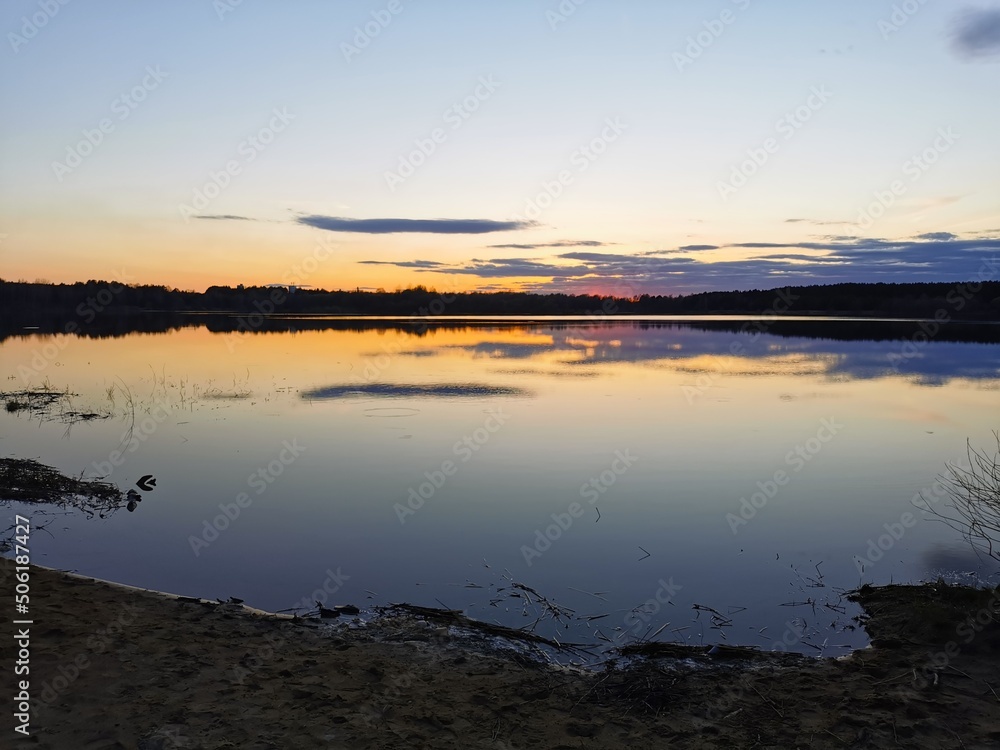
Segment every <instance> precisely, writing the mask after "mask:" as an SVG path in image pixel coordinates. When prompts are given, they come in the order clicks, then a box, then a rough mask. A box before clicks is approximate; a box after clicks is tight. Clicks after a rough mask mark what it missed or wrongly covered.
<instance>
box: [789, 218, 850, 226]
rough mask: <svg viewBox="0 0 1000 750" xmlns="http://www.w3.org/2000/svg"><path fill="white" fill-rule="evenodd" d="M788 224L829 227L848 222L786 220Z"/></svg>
mask: <svg viewBox="0 0 1000 750" xmlns="http://www.w3.org/2000/svg"><path fill="white" fill-rule="evenodd" d="M785 223H786V224H814V225H816V226H818V227H829V226H837V225H843V224H846V223H847V222H846V221H820V220H819V219H785Z"/></svg>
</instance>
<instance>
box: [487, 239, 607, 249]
mask: <svg viewBox="0 0 1000 750" xmlns="http://www.w3.org/2000/svg"><path fill="white" fill-rule="evenodd" d="M617 244H618V243H617V242H599V241H597V240H560V241H559V242H545V243H540V244H537V245H487V247H489V248H491V249H496V250H537V249H538V248H540V247H607V246H608V245H617Z"/></svg>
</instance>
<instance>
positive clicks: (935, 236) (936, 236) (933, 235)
mask: <svg viewBox="0 0 1000 750" xmlns="http://www.w3.org/2000/svg"><path fill="white" fill-rule="evenodd" d="M917 239H921V240H938V241H940V242H946V241H948V240H957V239H958V235H957V234H952V233H951V232H925V233H924V234H918V235H917Z"/></svg>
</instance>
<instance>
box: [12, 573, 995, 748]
mask: <svg viewBox="0 0 1000 750" xmlns="http://www.w3.org/2000/svg"><path fill="white" fill-rule="evenodd" d="M0 570H2V576H3V580H4V591H7V592H9V591H12V590H13V587H14V586H13V564H12V563H11V561H9V560H6V559H4V560H3V562H2V564H0ZM31 573H32V575H31V585H32V594H33V596H32V613H31V614H32V619H33V622H34V624H33V625H32V626H31V637H30V652H31V656H30V693H31V700H32V711H31V719H30V737H29V738H27V739H24V738H20V735H18V734H16V733H14V731H13V726H12V723H13V719H12V717H11V711H10V710H8V711H7V713H6V717H7V718H6V719H5V728H4V733H5V735H7V738H8V739H5V740H4V746H6V747H14V746H17V747H32V748H54V749H59V750H62V749H64V748H65V749H70V748H73V749H75V750H91V749H93V750H97V749H98V748H100V749H104V748H141V749H142V750H167V749H170V748H206V749H209V748H212V749H214V748H246V749H248V750H249V749H251V748H253V749H259V750H265V749H279V748H280V749H284V748H314V747H315V748H493V749H494V750H501V749H506V750H514V749H516V748H619V747H629V746H636V747H671V748H678V747H680V748H686V747H741V748H751V747H757V748H761V747H763V748H767V747H773V748H794V747H803V748H806V747H820V748H825V747H830V748H844V747H853V748H862V747H872V748H875V747H914V748H915V747H940V748H987V747H996V746H997V744H998V743H1000V696H998V691H1000V669H998V662H1000V660H998V658H997V657H998V654H1000V628H998V625H997V618H998V611H1000V591H998V592H989V591H973V590H969V589H958V588H951V587H944V586H943V585H941V586H938V587H936V588H937V590H935V587H932V586H923V587H898V586H897V587H887V588H881V589H873V588H866V589H865V590H863V591H862V593H861V602H862V604H863V606H864V607H865V608H866V610H867V611H868V613H869V615H870V616H871V617H870V619H869V621H868V622H867V624H866V626H867V627H868V629H869V632H870V633H871V635H872V639H873V644H874V647H873V648H871V649H867V650H864V651H861V652H857V653H855V654H854V655H853V656H851V657H849V658H845V659H841V660H837V661H833V660H818V659H808V658H804V657H796V656H790V655H780V656H779V655H764V654H754V653H752V652H742V651H735V650H728V649H725V650H721V651H718V652H716V654H714V655H711V656H710V655H708V654H707V653H706V651H705V649H699V648H693V649H681V648H679V647H673V648H668V649H665V650H664V653H663V654H662V657H661V658H649V659H641V660H637V661H635V662H633V663H632V665H631V666H630V667H629V668H628V669H611V670H603V671H595V672H584V671H582V670H578V669H572V668H562V667H553V666H550V665H544V664H540V663H536V662H535V661H534V660H532V659H529V658H527V657H525V656H518V655H517V653H516V652H514V651H507V652H503V651H497V650H496V649H493V648H491V646H490V645H489V644H487V643H485V642H483V643H479V642H477V639H476V638H475V637H474V636H469V635H466V636H462V635H461V634H456V633H455V632H454V630H453V629H449V628H445V627H442V626H440V625H435V624H433V623H429V622H427V621H424V620H423V619H422V618H419V617H414V616H409V617H398V618H387V619H382V620H379V621H377V622H376V623H374V624H372V625H368V626H365V627H362V628H355V629H350V628H347V627H346V626H344V627H340V628H330V627H325V626H323V627H320V626H318V623H317V621H306V620H302V619H299V620H292V619H289V618H287V617H280V616H275V615H269V614H266V613H260V612H257V611H255V610H250V609H248V608H247V607H245V606H244V605H242V604H235V603H227V604H220V603H209V602H204V601H200V600H195V599H186V598H178V597H176V596H171V595H164V594H159V593H156V592H148V591H141V590H136V589H130V588H127V587H122V586H117V585H113V584H108V583H104V582H100V581H94V580H92V579H87V578H83V577H80V576H74V575H68V574H64V573H60V572H56V571H50V570H46V569H40V568H33V569H32V572H31ZM340 619H342V620H349V619H350V618H340ZM13 627H14V626H13V625H10V624H9V625H8V629H12V628H13ZM3 644H4V645H3V664H4V670H3V678H2V684H3V693H4V695H6V696H8V697H13V696H14V695H15V692H16V688H17V686H16V685H14V684H13V679H14V675H13V669H12V666H11V665H13V664H14V662H15V659H16V658H17V650H16V647H15V646H14V645H13V644H14V639H13V638H10V637H7V638H5V639H4V640H3ZM19 679H20V678H19ZM8 705H10V704H8ZM11 737H14V738H15V740H16V741H11V739H10V738H11ZM17 738H20V739H17ZM8 743H10V744H8Z"/></svg>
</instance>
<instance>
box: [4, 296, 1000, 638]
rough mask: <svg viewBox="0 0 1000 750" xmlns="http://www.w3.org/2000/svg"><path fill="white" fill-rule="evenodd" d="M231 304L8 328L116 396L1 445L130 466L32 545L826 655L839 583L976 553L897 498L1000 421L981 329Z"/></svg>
mask: <svg viewBox="0 0 1000 750" xmlns="http://www.w3.org/2000/svg"><path fill="white" fill-rule="evenodd" d="M256 322H257V323H258V325H256V326H253V325H249V324H240V323H237V322H236V319H234V318H229V317H226V316H190V317H187V318H185V319H184V321H183V323H182V324H180V325H169V326H160V327H157V326H156V325H152V324H150V325H146V324H140V323H139V322H137V321H132V322H131V323H121V324H115V325H114V326H110V327H109V330H108V331H105V332H104V333H102V334H101V335H99V336H98V335H94V336H90V337H76V336H64V335H53V334H41V333H33V332H31V331H23V332H19V333H18V334H17V335H9V336H7V337H6V338H5V339H4V340H3V343H2V344H0V354H2V358H0V363H2V366H0V371H2V373H3V375H4V377H5V380H4V383H5V386H4V389H3V390H6V391H13V390H17V389H19V388H24V387H27V386H37V385H40V384H42V383H45V382H48V383H49V384H50V385H51V386H52V387H54V388H57V389H60V390H62V389H67V388H68V389H69V390H70V391H71V392H72V393H73V394H76V395H73V396H72V397H71V399H70V400H69V403H70V405H71V407H72V408H74V409H79V410H82V411H88V410H93V411H102V410H103V411H105V412H106V413H111V414H112V416H111V417H110V418H107V419H94V420H90V421H85V422H77V423H73V424H67V423H66V422H67V421H72V420H60V419H46V418H40V417H38V416H37V415H32V414H28V413H25V412H18V413H7V412H3V413H2V414H0V420H2V430H0V435H2V437H0V441H2V442H0V450H2V452H3V454H4V455H8V456H19V457H25V458H37V459H38V460H40V461H42V462H43V463H47V464H50V465H53V466H56V467H58V468H59V469H61V470H62V471H63V472H65V473H67V474H74V475H80V474H81V473H83V474H84V475H86V476H98V475H100V476H104V475H107V476H108V477H109V481H112V482H114V483H116V484H118V485H119V486H120V487H121V488H122V489H123V490H124V489H128V488H134V487H135V486H136V482H137V481H139V480H140V478H142V477H143V476H146V475H152V476H153V477H154V478H155V482H156V483H155V486H154V487H152V488H151V489H150V490H148V491H144V492H143V493H142V496H143V501H142V502H141V503H140V504H139V506H138V507H137V508H136V509H135V512H131V513H130V512H126V511H124V510H121V511H119V512H116V513H114V514H113V515H111V516H110V517H107V518H103V519H102V518H99V517H92V518H90V517H86V516H85V515H83V514H80V513H78V512H71V513H68V514H65V515H62V514H58V515H54V514H52V511H51V509H50V510H49V514H48V515H45V516H37V517H36V523H38V524H43V523H45V524H48V525H47V526H46V528H45V529H44V530H42V529H38V528H36V529H35V530H34V533H33V535H32V559H33V561H34V562H36V563H39V564H42V565H46V566H50V567H56V568H66V569H72V570H76V571H79V572H81V573H83V574H86V575H90V576H96V577H99V578H104V579H108V580H112V581H118V582H122V583H126V584H132V585H135V586H141V587H148V588H153V589H159V590H164V591H170V592H175V593H181V594H186V595H191V596H202V597H207V598H216V597H219V598H227V597H230V596H235V597H239V598H242V599H244V600H246V602H247V603H248V604H250V605H253V606H256V607H260V608H262V609H267V610H282V609H285V608H289V607H293V606H296V605H301V604H303V603H305V602H311V600H312V599H314V598H316V595H314V592H315V591H317V590H318V591H320V592H321V593H320V595H319V596H320V597H321V598H322V599H324V600H325V601H326V603H327V604H328V605H332V604H336V603H353V604H357V605H359V606H361V607H363V608H366V607H371V606H373V605H378V604H386V603H389V602H402V601H406V602H412V603H415V604H420V605H425V606H432V607H441V606H446V607H448V608H453V609H460V610H464V611H465V612H466V613H468V614H469V615H470V616H472V617H476V618H479V619H484V620H489V621H496V622H501V623H503V624H507V625H512V626H515V627H522V626H526V625H533V626H534V627H535V628H536V630H537V632H539V633H540V634H542V635H546V636H556V637H557V638H559V639H560V640H562V641H567V640H568V641H574V642H585V643H592V644H598V645H599V646H601V647H607V646H609V645H623V644H625V643H629V642H634V641H636V640H638V639H641V638H652V639H655V640H664V641H669V640H673V641H682V642H687V643H717V642H723V641H725V642H728V643H733V644H746V645H756V646H760V647H762V648H765V649H772V648H779V649H789V650H792V651H798V652H802V653H807V654H824V655H837V654H842V653H846V652H847V651H848V650H849V649H851V648H856V647H860V646H864V645H865V644H866V642H867V641H866V636H865V635H864V633H863V631H861V630H860V629H856V628H855V626H856V623H854V622H852V618H853V617H854V616H855V615H856V614H857V613H858V610H857V608H855V607H854V605H852V604H850V603H848V602H847V601H846V600H845V599H843V598H842V594H843V592H844V591H846V590H850V589H853V588H856V587H857V586H858V585H859V584H860V583H864V582H875V583H887V582H890V581H897V582H900V581H917V580H923V579H927V578H932V577H937V576H944V577H946V578H948V579H949V580H974V579H975V578H976V577H977V576H979V577H982V578H988V577H991V576H992V577H993V578H992V580H994V581H995V580H996V574H997V570H996V567H995V566H993V567H991V566H989V565H986V564H984V563H982V562H981V561H980V560H978V559H977V557H976V556H975V555H974V553H973V551H972V549H971V548H970V546H969V545H968V544H967V543H966V542H965V541H963V539H962V538H961V537H960V535H959V534H958V533H957V532H955V531H954V530H952V529H950V528H948V527H947V526H945V525H943V524H940V523H934V522H932V521H931V520H930V518H929V515H928V514H927V513H926V512H925V511H921V510H920V509H919V508H917V507H916V506H915V499H916V498H918V497H919V495H920V493H923V495H924V497H926V498H927V499H928V500H929V501H930V502H931V503H932V504H937V505H939V506H940V505H943V504H944V503H945V502H946V500H944V499H941V493H940V491H939V488H940V485H936V482H937V478H938V477H939V475H941V474H942V473H943V472H944V471H945V470H946V465H947V464H948V463H949V462H959V463H960V462H961V461H963V460H964V458H965V456H966V445H967V441H971V444H972V445H973V446H974V447H980V448H986V449H991V448H992V447H994V446H995V444H996V442H995V438H994V437H993V434H992V431H993V430H996V429H997V428H998V427H1000V419H998V417H1000V410H998V406H1000V345H998V343H997V342H998V341H1000V336H998V333H1000V331H998V328H1000V327H998V326H995V325H965V326H958V325H954V326H949V327H948V328H947V329H945V330H942V331H937V330H932V329H931V330H929V329H930V326H928V325H927V324H924V326H923V328H921V327H920V325H919V324H917V323H912V322H911V323H906V322H893V323H889V322H884V321H883V322H880V321H858V320H851V321H844V320H832V319H816V318H810V319H782V320H780V321H774V320H773V319H743V318H740V319H734V318H707V319H698V320H693V319H691V318H683V319H664V318H656V319H633V318H613V319H607V320H600V319H585V318H578V319H560V320H546V319H541V318H536V319H504V320H496V319H493V320H491V319H469V320H464V321H455V320H443V319H432V320H428V321H425V322H420V323H415V322H414V321H411V320H407V319H373V318H333V319H318V318H299V319H296V318H280V319H271V320H265V321H259V320H258V321H256ZM25 510H26V509H25V507H24V506H21V505H17V504H9V505H8V515H10V517H11V521H12V519H13V515H14V514H15V513H17V512H25ZM27 510H30V509H27ZM515 584H519V585H520V587H519V588H514V585H515ZM324 586H325V592H324ZM514 593H516V594H518V595H519V596H518V598H515V597H513V596H512V595H511V594H514ZM543 597H544V599H543ZM526 599H527V600H528V601H529V603H528V604H525V600H526ZM598 650H599V649H598Z"/></svg>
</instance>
